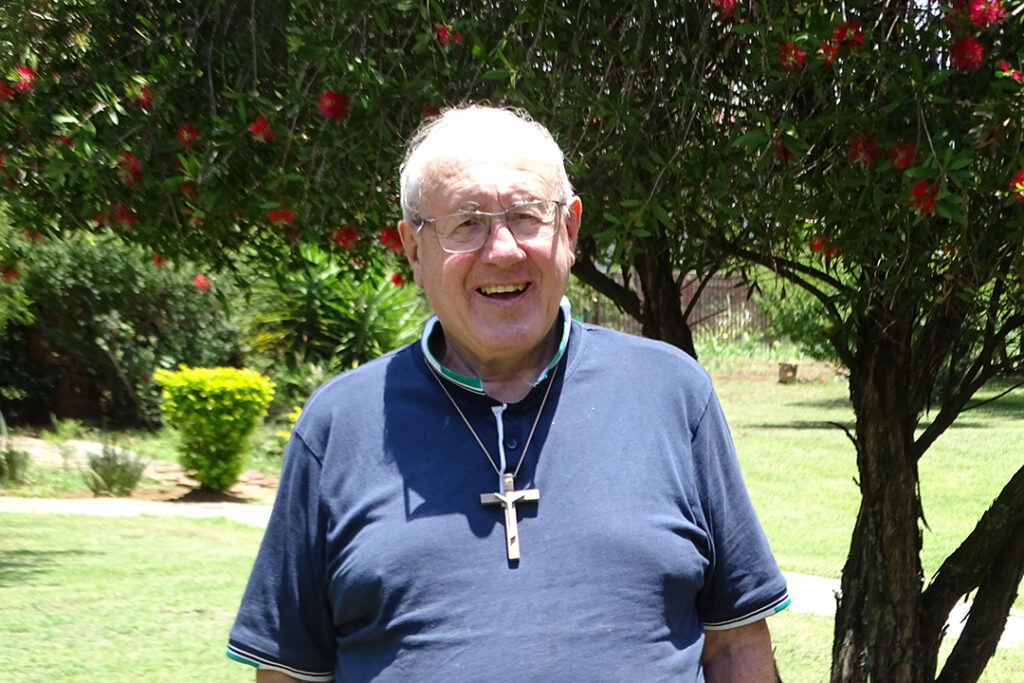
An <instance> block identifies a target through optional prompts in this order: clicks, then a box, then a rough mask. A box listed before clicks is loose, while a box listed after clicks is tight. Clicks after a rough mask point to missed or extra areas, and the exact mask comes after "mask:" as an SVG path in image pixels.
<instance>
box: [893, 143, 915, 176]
mask: <svg viewBox="0 0 1024 683" xmlns="http://www.w3.org/2000/svg"><path fill="white" fill-rule="evenodd" d="M916 157H917V150H916V149H914V146H913V145H912V144H910V143H909V142H906V141H905V140H897V141H896V142H894V143H892V144H891V145H889V159H890V160H891V161H892V167H893V168H895V169H896V170H898V171H905V170H907V169H908V168H910V167H911V166H913V165H914V159H915V158H916Z"/></svg>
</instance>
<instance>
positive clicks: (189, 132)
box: [178, 123, 199, 149]
mask: <svg viewBox="0 0 1024 683" xmlns="http://www.w3.org/2000/svg"><path fill="white" fill-rule="evenodd" d="M198 137H199V129H198V128H196V127H195V126H193V125H192V124H191V123H186V124H185V125H184V126H182V127H181V128H179V129H178V141H179V142H181V144H182V146H184V147H186V148H187V149H192V145H193V144H194V143H195V141H196V138H198Z"/></svg>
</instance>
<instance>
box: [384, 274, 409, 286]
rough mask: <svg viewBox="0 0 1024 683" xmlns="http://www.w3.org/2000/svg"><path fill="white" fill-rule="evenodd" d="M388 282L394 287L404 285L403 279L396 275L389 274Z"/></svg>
mask: <svg viewBox="0 0 1024 683" xmlns="http://www.w3.org/2000/svg"><path fill="white" fill-rule="evenodd" d="M388 280H391V284H393V285H394V286H396V287H401V286H402V285H404V284H405V278H404V277H402V276H401V275H400V274H398V273H391V275H390V276H388Z"/></svg>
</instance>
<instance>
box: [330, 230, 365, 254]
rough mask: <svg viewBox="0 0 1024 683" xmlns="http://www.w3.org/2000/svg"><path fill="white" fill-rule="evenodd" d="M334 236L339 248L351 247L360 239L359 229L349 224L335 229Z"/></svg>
mask: <svg viewBox="0 0 1024 683" xmlns="http://www.w3.org/2000/svg"><path fill="white" fill-rule="evenodd" d="M332 238H333V239H334V243H335V244H337V245H338V248H339V249H351V248H352V247H354V246H356V242H358V241H359V231H358V230H356V229H355V228H354V227H353V226H351V225H349V226H346V227H344V228H338V229H337V230H335V231H334V234H333V235H332Z"/></svg>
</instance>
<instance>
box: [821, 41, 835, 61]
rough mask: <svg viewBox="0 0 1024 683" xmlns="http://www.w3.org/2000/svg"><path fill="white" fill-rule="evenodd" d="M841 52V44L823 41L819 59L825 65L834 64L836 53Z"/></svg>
mask: <svg viewBox="0 0 1024 683" xmlns="http://www.w3.org/2000/svg"><path fill="white" fill-rule="evenodd" d="M837 52H839V46H838V45H835V44H834V43H827V42H826V43H822V44H821V47H819V48H818V59H819V60H821V63H822V64H824V65H825V66H832V62H833V61H834V60H835V58H836V53H837Z"/></svg>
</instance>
